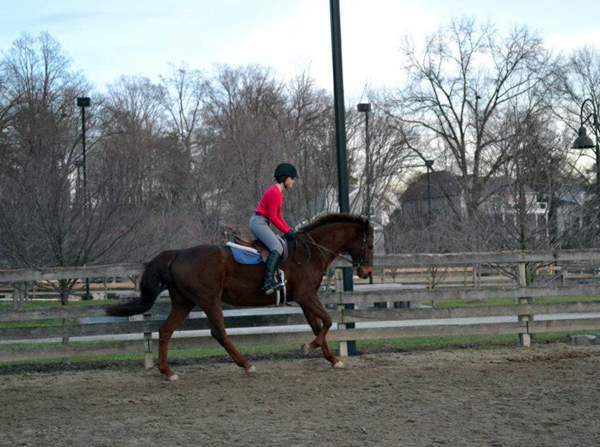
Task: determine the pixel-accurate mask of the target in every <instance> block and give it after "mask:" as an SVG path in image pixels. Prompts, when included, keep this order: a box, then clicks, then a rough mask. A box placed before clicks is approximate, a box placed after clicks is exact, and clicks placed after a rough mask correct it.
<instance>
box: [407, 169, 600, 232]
mask: <svg viewBox="0 0 600 447" xmlns="http://www.w3.org/2000/svg"><path fill="white" fill-rule="evenodd" d="M524 198H525V203H524V205H525V207H526V210H527V215H528V219H531V222H532V223H534V225H535V226H537V227H542V226H544V227H546V228H549V227H550V225H549V223H550V218H551V217H550V215H549V212H550V200H553V205H554V207H555V212H556V215H555V219H556V221H555V223H554V225H555V227H556V229H557V232H558V234H565V233H568V232H574V231H577V229H579V230H580V229H581V228H583V227H584V225H586V219H588V220H589V216H588V217H586V211H585V209H586V203H588V202H589V201H590V200H593V197H592V195H591V194H590V190H589V188H588V187H586V186H560V187H557V188H556V190H555V191H548V193H546V194H538V193H536V191H534V190H533V189H531V188H529V187H525V189H524ZM481 200H482V203H481V204H480V206H479V209H480V210H482V211H484V212H485V213H486V214H487V215H488V216H490V217H492V218H494V219H495V220H497V221H498V222H502V223H507V222H510V221H511V220H512V221H513V223H515V224H516V223H517V222H516V219H517V194H516V191H515V186H514V182H513V181H512V180H511V179H509V178H507V177H496V178H491V179H490V180H489V181H488V184H487V186H486V189H485V190H484V191H483V192H482V196H481ZM466 213H467V201H466V197H465V188H464V185H463V182H462V179H461V178H460V177H458V176H457V175H456V174H454V173H453V172H449V171H436V172H431V173H430V176H429V181H428V179H427V175H426V174H423V175H421V176H420V177H419V178H418V179H417V180H416V181H414V182H413V183H411V184H410V185H409V186H408V188H407V189H406V191H405V192H404V193H403V194H401V196H400V213H397V214H396V215H397V216H400V217H401V219H403V220H404V221H405V222H406V221H415V220H417V221H426V220H427V219H432V220H436V219H443V218H444V217H446V216H456V215H463V216H465V215H466ZM587 223H588V224H589V222H587ZM548 236H549V234H548Z"/></svg>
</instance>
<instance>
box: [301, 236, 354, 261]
mask: <svg viewBox="0 0 600 447" xmlns="http://www.w3.org/2000/svg"><path fill="white" fill-rule="evenodd" d="M302 235H304V236H307V237H308V238H309V239H310V240H308V241H307V240H304V239H300V238H299V237H296V241H300V242H302V243H303V244H304V246H305V247H307V249H308V258H307V260H306V261H305V262H304V263H301V262H300V261H298V260H297V259H296V253H295V252H294V256H293V259H294V261H296V264H298V265H301V266H302V265H305V264H306V263H308V262H309V261H310V255H311V251H310V248H308V245H309V244H310V245H314V246H315V247H317V249H318V250H319V253H321V256H323V259H325V258H326V257H325V253H324V251H326V252H328V253H331V254H332V255H333V256H334V258H337V257H339V258H342V259H343V260H344V261H347V262H349V263H350V264H352V265H353V266H355V267H356V266H357V265H360V262H354V261H353V260H352V258H349V257H348V256H344V255H343V254H341V253H336V252H334V251H332V250H330V249H328V248H327V247H323V246H322V245H321V244H317V243H316V242H315V240H314V239H313V238H312V236H311V235H310V234H308V233H302ZM365 241H366V233H365V236H364V238H363V243H364V242H365ZM361 262H362V259H361Z"/></svg>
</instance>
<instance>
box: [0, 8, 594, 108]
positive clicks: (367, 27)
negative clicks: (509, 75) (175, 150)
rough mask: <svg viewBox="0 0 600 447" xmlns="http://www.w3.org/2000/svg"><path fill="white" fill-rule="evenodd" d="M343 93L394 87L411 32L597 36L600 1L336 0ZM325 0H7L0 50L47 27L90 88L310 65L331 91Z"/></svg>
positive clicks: (559, 43)
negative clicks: (184, 71) (447, 26)
mask: <svg viewBox="0 0 600 447" xmlns="http://www.w3.org/2000/svg"><path fill="white" fill-rule="evenodd" d="M340 11H341V29H342V60H343V78H344V87H345V91H346V96H347V97H348V96H349V97H351V98H354V99H356V100H361V99H362V98H363V96H364V91H365V87H366V86H369V87H372V88H379V87H384V86H385V87H390V88H393V87H394V86H395V85H398V79H399V78H400V73H401V64H402V62H401V58H400V51H399V48H400V44H401V40H402V38H403V36H405V35H412V36H413V37H414V38H415V39H416V40H417V41H418V40H419V38H422V37H423V36H425V35H427V34H429V33H431V32H433V31H435V30H436V29H437V28H438V27H439V25H440V24H443V23H447V22H448V21H449V20H450V19H451V18H459V17H461V16H463V15H466V16H469V17H474V18H476V19H478V20H480V21H485V20H488V19H489V20H491V22H493V23H494V24H495V25H496V26H497V27H498V28H499V29H500V30H503V31H508V30H509V29H510V28H511V27H514V26H520V25H527V26H529V28H530V29H532V30H534V31H537V32H538V33H539V34H540V35H541V36H542V37H544V38H545V40H546V43H547V44H548V46H549V47H551V48H553V49H555V50H556V51H565V52H568V51H569V50H571V49H572V48H575V47H578V46H583V45H584V44H588V45H594V44H596V43H598V45H600V20H599V19H600V2H592V1H590V0H586V1H583V0H570V1H568V2H567V1H564V0H563V1H555V0H543V1H542V0H502V1H497V0H478V1H475V0H408V1H405V0H340ZM330 26H331V22H330V11H329V0H93V1H92V0H0V52H7V51H8V50H9V48H10V47H11V45H12V43H13V42H14V41H15V40H16V39H17V38H18V37H19V36H20V35H21V34H22V33H24V32H26V33H29V34H30V35H32V36H38V35H39V33H40V32H42V31H47V32H48V33H50V35H51V36H52V37H53V38H55V39H56V40H57V41H58V42H59V43H60V44H61V46H62V48H63V50H65V51H66V53H67V54H68V55H69V56H70V57H71V58H72V62H73V68H74V69H77V70H81V71H82V72H83V74H84V75H85V76H86V78H87V79H88V80H90V81H91V82H92V84H93V85H94V87H95V88H96V89H97V90H99V91H104V90H105V89H106V86H107V85H108V84H111V83H114V82H115V81H116V80H117V79H118V78H119V76H121V75H142V76H146V77H148V78H150V79H152V80H154V81H156V80H158V77H159V76H160V75H167V74H168V69H169V67H168V64H169V63H173V64H175V65H178V64H179V63H181V62H186V63H187V64H188V65H189V66H190V68H194V69H200V70H202V71H204V72H206V73H211V71H212V70H213V69H214V67H215V65H216V64H227V65H230V66H232V67H238V66H245V65H248V64H259V65H261V66H265V67H271V68H272V69H273V71H274V73H275V74H276V75H278V76H279V77H281V78H282V79H284V80H288V79H291V78H293V77H294V76H295V75H298V74H300V73H302V72H307V73H309V74H310V75H311V76H312V77H313V78H315V79H316V81H317V83H318V85H319V86H320V87H321V88H324V89H327V90H329V91H332V90H333V69H332V55H331V28H330Z"/></svg>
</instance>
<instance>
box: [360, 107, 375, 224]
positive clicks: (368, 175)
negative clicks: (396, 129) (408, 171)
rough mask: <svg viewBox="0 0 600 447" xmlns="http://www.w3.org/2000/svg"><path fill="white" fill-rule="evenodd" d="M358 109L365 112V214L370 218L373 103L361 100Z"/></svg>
mask: <svg viewBox="0 0 600 447" xmlns="http://www.w3.org/2000/svg"><path fill="white" fill-rule="evenodd" d="M356 110H358V111H359V112H362V113H364V114H365V157H366V163H365V165H366V169H365V171H366V172H365V175H366V186H367V194H366V197H365V206H364V214H365V216H367V219H369V218H370V217H371V155H370V148H369V112H370V111H371V104H369V103H364V102H361V103H360V104H358V105H357V106H356Z"/></svg>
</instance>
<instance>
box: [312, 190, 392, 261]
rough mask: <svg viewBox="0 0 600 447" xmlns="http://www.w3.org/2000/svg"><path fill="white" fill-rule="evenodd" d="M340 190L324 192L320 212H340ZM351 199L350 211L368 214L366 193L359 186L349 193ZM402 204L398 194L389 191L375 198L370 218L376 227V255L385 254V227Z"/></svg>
mask: <svg viewBox="0 0 600 447" xmlns="http://www.w3.org/2000/svg"><path fill="white" fill-rule="evenodd" d="M337 194H338V192H337V190H335V189H332V190H329V191H328V192H327V193H326V194H324V197H323V199H322V200H321V201H320V203H321V204H322V208H321V210H320V212H319V214H326V213H337V212H339V205H338V196H337ZM348 196H349V199H350V212H351V213H352V214H360V215H362V216H366V215H367V212H366V211H367V210H366V209H365V200H364V198H365V197H364V193H363V191H362V190H360V189H358V188H352V189H351V190H350V192H349V194H348ZM399 206H400V200H399V197H398V195H397V194H395V193H392V192H387V193H384V194H382V195H379V196H377V197H375V198H373V201H372V203H371V210H370V213H368V214H369V220H370V222H371V224H372V225H373V229H374V233H375V234H374V253H375V254H376V255H383V254H385V237H384V229H385V227H386V226H387V225H388V224H389V223H390V217H391V215H392V213H393V212H394V211H395V210H396V209H398V207H399Z"/></svg>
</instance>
